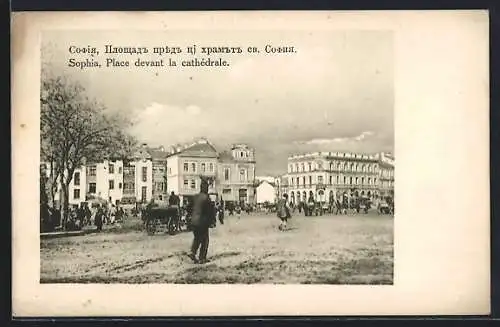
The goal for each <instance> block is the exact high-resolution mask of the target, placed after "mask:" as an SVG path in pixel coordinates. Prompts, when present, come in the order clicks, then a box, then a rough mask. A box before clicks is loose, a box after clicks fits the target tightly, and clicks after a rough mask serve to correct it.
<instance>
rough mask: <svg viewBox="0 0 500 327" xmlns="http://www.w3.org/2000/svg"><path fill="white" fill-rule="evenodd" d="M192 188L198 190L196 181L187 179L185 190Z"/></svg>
mask: <svg viewBox="0 0 500 327" xmlns="http://www.w3.org/2000/svg"><path fill="white" fill-rule="evenodd" d="M187 188H191V189H193V190H194V189H196V180H195V179H185V180H184V189H187Z"/></svg>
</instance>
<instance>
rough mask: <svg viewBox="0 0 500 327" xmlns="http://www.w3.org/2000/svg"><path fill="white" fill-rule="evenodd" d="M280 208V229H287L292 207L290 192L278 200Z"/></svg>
mask: <svg viewBox="0 0 500 327" xmlns="http://www.w3.org/2000/svg"><path fill="white" fill-rule="evenodd" d="M277 209H278V210H276V214H277V216H278V218H279V219H280V220H281V222H280V225H279V230H281V231H285V230H286V224H287V221H288V218H290V217H291V215H290V207H289V206H288V194H286V193H285V194H283V198H282V199H280V200H279V201H278V208H277Z"/></svg>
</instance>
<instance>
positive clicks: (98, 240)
mask: <svg viewBox="0 0 500 327" xmlns="http://www.w3.org/2000/svg"><path fill="white" fill-rule="evenodd" d="M139 225H140V223H139V221H137V220H133V219H132V218H130V219H128V221H126V222H125V223H124V224H123V226H121V227H115V228H112V229H108V230H105V231H104V232H102V233H101V234H96V233H95V234H89V235H84V236H74V237H65V238H57V239H48V240H42V241H41V243H40V247H41V249H40V255H41V276H40V278H41V280H40V281H41V282H42V283H178V284H185V283H191V284H193V283H194V284H197V283H240V284H250V283H273V284H291V283H293V284H300V283H301V284H392V282H393V217H389V216H378V215H377V214H369V215H357V216H334V215H331V216H322V217H304V216H301V215H297V216H294V217H293V218H292V220H291V221H290V223H289V230H288V231H286V232H280V231H278V229H277V225H278V220H277V218H276V217H274V216H271V215H269V216H266V215H260V216H246V215H243V216H242V217H241V219H240V220H238V219H237V218H236V217H228V219H227V220H226V223H225V224H224V225H217V227H216V228H214V229H211V230H210V248H209V260H210V262H209V263H207V264H204V265H200V264H194V263H192V262H191V261H190V259H189V258H187V257H186V253H187V252H186V251H187V249H189V246H190V242H191V240H192V234H191V233H189V232H183V233H180V234H177V235H173V236H171V235H168V234H165V233H158V234H157V235H154V236H148V235H147V234H146V233H145V232H144V231H141V230H139V229H140V227H139Z"/></svg>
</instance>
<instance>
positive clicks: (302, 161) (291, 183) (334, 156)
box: [287, 152, 394, 203]
mask: <svg viewBox="0 0 500 327" xmlns="http://www.w3.org/2000/svg"><path fill="white" fill-rule="evenodd" d="M381 157H382V155H381V154H380V153H376V154H366V153H350V152H314V153H306V154H300V155H293V156H291V157H289V158H288V174H287V177H288V192H289V197H290V200H291V201H293V202H295V203H299V202H301V201H307V199H309V197H313V198H314V199H315V200H316V201H324V202H327V201H331V199H336V198H339V197H340V196H341V195H342V194H348V195H356V196H366V197H376V196H379V195H381V187H380V185H381V184H380V176H381V164H383V165H384V167H387V169H389V170H391V169H392V171H393V170H394V165H393V164H392V165H391V164H389V163H388V161H383V160H382V159H381ZM392 176H394V175H392ZM393 183H394V179H393V180H392V184H391V185H393ZM387 192H389V190H387Z"/></svg>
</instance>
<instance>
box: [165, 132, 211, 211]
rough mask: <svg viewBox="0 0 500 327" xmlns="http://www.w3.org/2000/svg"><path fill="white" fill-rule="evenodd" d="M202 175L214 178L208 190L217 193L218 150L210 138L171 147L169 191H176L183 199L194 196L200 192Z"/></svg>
mask: <svg viewBox="0 0 500 327" xmlns="http://www.w3.org/2000/svg"><path fill="white" fill-rule="evenodd" d="M201 176H204V177H206V178H209V179H210V180H212V183H211V184H210V185H209V189H208V192H209V193H211V194H217V191H216V188H217V181H216V176H217V150H216V149H215V147H214V146H213V145H212V144H211V143H210V142H209V141H208V140H206V139H200V140H198V141H196V142H194V143H192V144H189V145H185V146H176V147H173V148H172V149H171V151H170V153H169V154H168V155H167V188H168V192H169V193H170V192H174V193H175V194H177V195H178V196H179V197H180V199H181V201H185V200H188V199H189V198H192V197H193V196H194V195H196V194H198V193H199V192H200V186H201Z"/></svg>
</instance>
